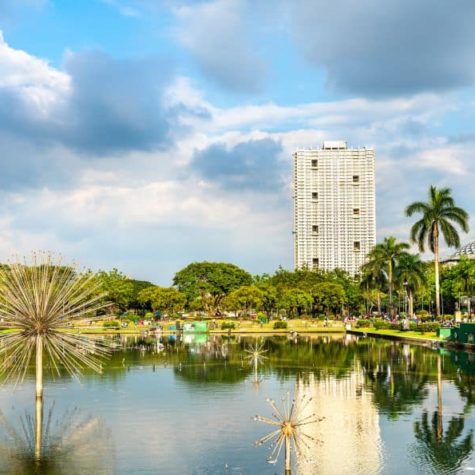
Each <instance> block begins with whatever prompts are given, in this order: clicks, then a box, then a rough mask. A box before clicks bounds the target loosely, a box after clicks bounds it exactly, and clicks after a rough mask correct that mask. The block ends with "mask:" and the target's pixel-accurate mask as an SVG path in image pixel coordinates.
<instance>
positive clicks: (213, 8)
mask: <svg viewBox="0 0 475 475" xmlns="http://www.w3.org/2000/svg"><path fill="white" fill-rule="evenodd" d="M175 13H176V16H177V18H178V21H179V26H178V28H177V30H176V35H177V38H178V39H179V41H180V42H181V44H182V45H183V46H185V48H187V49H188V50H189V51H190V52H191V53H192V55H193V57H194V58H195V60H196V61H197V63H198V65H199V66H200V68H201V70H202V71H203V72H204V73H205V75H206V76H207V77H209V78H210V79H212V80H213V81H215V82H216V83H217V84H219V85H221V86H223V87H224V88H226V89H229V90H232V91H235V92H244V93H248V92H251V93H253V92H257V91H258V90H259V89H260V88H261V85H262V82H263V79H264V76H265V65H264V62H263V61H262V59H261V58H260V56H259V55H258V54H257V53H256V49H255V48H252V47H251V39H250V35H251V33H250V32H248V28H247V25H245V23H244V22H245V17H246V14H247V2H245V1H243V0H213V1H209V2H206V3H197V4H194V5H187V6H181V7H178V8H176V9H175Z"/></svg>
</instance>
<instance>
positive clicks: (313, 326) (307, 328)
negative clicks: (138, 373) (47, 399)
mask: <svg viewBox="0 0 475 475" xmlns="http://www.w3.org/2000/svg"><path fill="white" fill-rule="evenodd" d="M182 322H183V320H182ZM215 322H216V325H217V328H216V329H215V330H209V333H213V334H218V333H225V334H227V333H229V330H227V329H226V330H221V324H222V323H223V322H234V323H235V325H236V328H235V329H234V330H231V333H234V334H238V333H280V334H286V333H289V332H292V331H296V332H298V333H343V332H344V331H345V329H344V327H343V323H342V322H340V321H335V322H330V325H331V326H328V327H325V326H323V322H320V321H317V320H301V319H293V320H287V328H280V329H276V330H274V328H273V327H274V322H275V320H274V321H271V322H268V323H264V324H261V323H259V322H257V321H254V320H242V321H239V320H238V319H230V318H228V319H215ZM159 323H160V325H162V326H163V330H164V333H169V329H168V327H169V325H174V324H175V321H174V320H171V321H167V322H159ZM209 323H211V320H209ZM147 330H150V327H149V326H135V325H130V326H129V327H127V328H120V329H111V328H104V327H103V326H102V323H101V322H96V324H95V325H92V326H89V325H80V326H76V327H73V328H68V329H65V331H68V332H72V333H82V334H88V335H108V334H110V335H115V334H121V335H137V334H140V333H142V332H145V331H147ZM12 331H15V330H13V329H4V330H0V334H2V333H9V332H12Z"/></svg>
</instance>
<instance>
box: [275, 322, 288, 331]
mask: <svg viewBox="0 0 475 475" xmlns="http://www.w3.org/2000/svg"><path fill="white" fill-rule="evenodd" d="M272 328H273V329H274V330H280V329H287V322H283V321H281V320H279V321H277V322H274V326H273V327H272Z"/></svg>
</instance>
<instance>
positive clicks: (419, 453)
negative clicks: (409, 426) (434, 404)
mask: <svg viewBox="0 0 475 475" xmlns="http://www.w3.org/2000/svg"><path fill="white" fill-rule="evenodd" d="M440 418H441V415H440V414H439V412H438V411H434V413H433V414H432V419H431V421H430V422H429V414H428V412H427V411H424V412H423V413H422V418H421V420H420V421H417V422H416V423H415V424H414V433H415V436H416V440H417V442H418V443H417V445H416V446H415V447H414V451H415V457H416V460H417V462H418V463H421V462H423V463H424V462H425V463H427V462H428V463H430V464H431V465H432V467H433V469H434V473H456V472H457V471H458V469H459V468H460V466H461V465H462V463H463V462H464V461H465V460H466V459H468V457H469V456H470V454H471V452H472V450H473V431H472V430H470V431H469V432H468V434H467V435H465V436H463V435H462V434H463V431H464V427H465V421H464V417H463V416H459V417H452V418H451V419H450V421H449V423H448V426H447V430H446V431H445V432H444V431H443V429H442V432H441V431H440V428H441V426H442V424H441V422H442V421H441V420H439V419H440Z"/></svg>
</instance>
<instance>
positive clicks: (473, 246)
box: [442, 241, 475, 265]
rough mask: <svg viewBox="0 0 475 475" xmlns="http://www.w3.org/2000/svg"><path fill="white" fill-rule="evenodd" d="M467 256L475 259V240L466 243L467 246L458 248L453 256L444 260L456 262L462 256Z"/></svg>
mask: <svg viewBox="0 0 475 475" xmlns="http://www.w3.org/2000/svg"><path fill="white" fill-rule="evenodd" d="M462 256H465V257H466V258H468V259H470V260H475V241H472V242H469V243H468V244H465V246H462V247H460V248H459V249H457V250H456V251H455V252H454V253H453V254H452V255H451V256H449V257H447V259H444V260H443V261H442V263H443V264H449V265H450V264H456V263H457V262H459V261H460V258H461V257H462Z"/></svg>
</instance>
